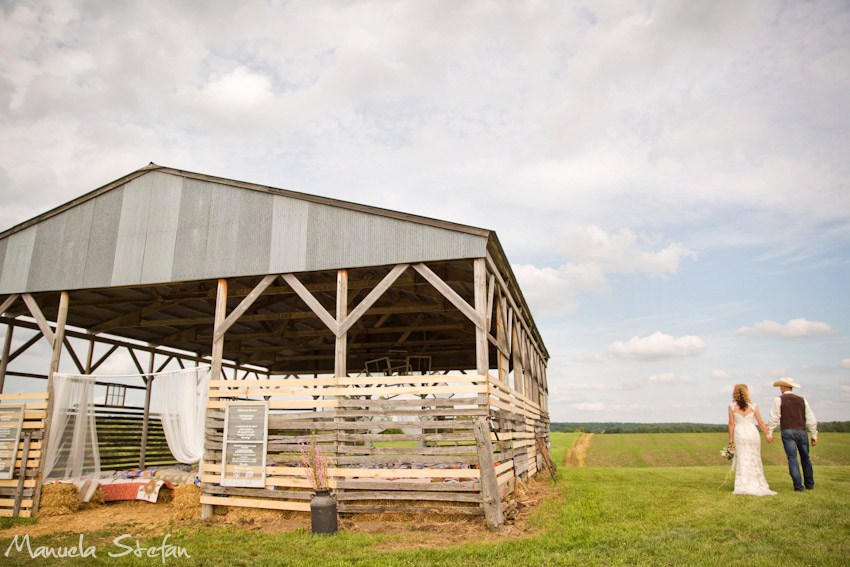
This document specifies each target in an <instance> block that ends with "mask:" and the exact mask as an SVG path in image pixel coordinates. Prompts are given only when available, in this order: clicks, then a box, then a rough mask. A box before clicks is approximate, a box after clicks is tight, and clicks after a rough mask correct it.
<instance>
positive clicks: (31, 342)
mask: <svg viewBox="0 0 850 567" xmlns="http://www.w3.org/2000/svg"><path fill="white" fill-rule="evenodd" d="M8 321H9V323H8V324H9V325H13V324H14V325H15V326H16V327H17V326H19V325H20V326H24V327H26V321H19V322H17V323H13V322H14V321H15V320H14V319H9V320H8ZM33 326H34V327H35V335H33V336H32V337H30V338H29V339H28V340H27V342H25V343H24V344H22V345H21V346H19V347H18V348H16V349H15V352H13V353H12V354H10V355H9V362H12V361H13V360H15V359H16V358H18V357H19V356H20V355H22V354H24V353H25V352H26V351H27V350H28V349H29V348H30V347H31V346H32V345H34V344H35V343H37V342H38V340H39V339H40V338H41V337H43V336H44V335H42V334H41V331H40V330H38V326H37V325H35V324H33Z"/></svg>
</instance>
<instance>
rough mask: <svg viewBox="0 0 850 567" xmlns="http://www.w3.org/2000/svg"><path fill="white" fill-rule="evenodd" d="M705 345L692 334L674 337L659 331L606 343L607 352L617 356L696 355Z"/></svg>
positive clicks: (674, 356) (665, 356)
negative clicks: (646, 335) (641, 336)
mask: <svg viewBox="0 0 850 567" xmlns="http://www.w3.org/2000/svg"><path fill="white" fill-rule="evenodd" d="M705 346H706V345H705V341H704V340H702V339H701V338H699V337H696V336H693V335H686V336H684V337H679V338H675V337H673V336H672V335H667V334H664V333H662V332H660V331H659V332H656V333H653V334H652V335H650V336H648V337H643V338H640V337H637V336H634V337H632V338H631V339H629V340H628V341H625V342H623V341H614V342H613V343H611V344H610V345H608V352H609V353H611V354H612V355H614V356H616V357H618V358H636V359H657V358H676V357H687V356H698V355H700V354H702V353H703V352H704V351H705Z"/></svg>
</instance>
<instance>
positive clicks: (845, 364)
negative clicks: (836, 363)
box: [841, 358, 850, 368]
mask: <svg viewBox="0 0 850 567" xmlns="http://www.w3.org/2000/svg"><path fill="white" fill-rule="evenodd" d="M841 368H850V358H845V359H844V360H842V361H841Z"/></svg>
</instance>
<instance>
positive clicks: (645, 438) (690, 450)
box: [587, 432, 850, 467]
mask: <svg viewBox="0 0 850 567" xmlns="http://www.w3.org/2000/svg"><path fill="white" fill-rule="evenodd" d="M775 437H776V440H775V441H774V442H773V443H768V442H767V441H764V438H762V446H761V454H762V461H763V462H764V464H765V465H777V466H779V465H786V464H787V462H788V461H787V458H786V457H785V451H784V450H783V448H782V440H781V439H780V437H779V432H777V433H776V435H775ZM728 442H729V434H728V433H614V434H602V435H600V434H596V435H594V436H593V439H592V440H591V442H590V448H589V449H588V452H587V466H588V467H692V466H713V465H719V466H729V464H730V463H729V462H728V461H726V460H724V459H723V458H722V457H721V456H720V450H721V449H722V448H723V447H725V446H726V443H728ZM811 457H812V463H813V464H814V466H816V467H817V466H827V465H830V466H831V465H842V466H848V465H850V433H821V434H820V435H818V444H817V446H816V447H811Z"/></svg>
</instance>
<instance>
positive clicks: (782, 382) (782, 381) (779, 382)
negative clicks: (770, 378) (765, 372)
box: [773, 376, 800, 388]
mask: <svg viewBox="0 0 850 567" xmlns="http://www.w3.org/2000/svg"><path fill="white" fill-rule="evenodd" d="M773 385H774V386H786V387H788V388H799V387H800V385H799V384H797V383H796V382H794V380H792V379H791V378H788V377H787V376H783V377H782V378H780V379H779V380H777V381H776V382H774V383H773Z"/></svg>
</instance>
